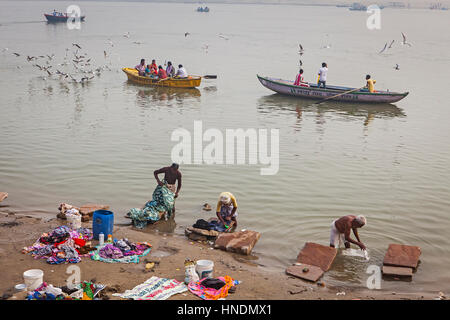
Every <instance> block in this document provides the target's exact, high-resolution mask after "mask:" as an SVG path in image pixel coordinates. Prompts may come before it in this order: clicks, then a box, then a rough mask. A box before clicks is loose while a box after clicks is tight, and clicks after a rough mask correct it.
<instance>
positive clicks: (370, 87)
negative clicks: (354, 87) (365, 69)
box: [294, 62, 376, 93]
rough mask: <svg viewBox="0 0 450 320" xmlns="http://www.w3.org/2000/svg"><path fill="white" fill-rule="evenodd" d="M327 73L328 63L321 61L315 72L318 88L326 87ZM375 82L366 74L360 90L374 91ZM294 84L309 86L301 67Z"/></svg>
mask: <svg viewBox="0 0 450 320" xmlns="http://www.w3.org/2000/svg"><path fill="white" fill-rule="evenodd" d="M327 74H328V65H327V63H326V62H323V63H322V67H321V68H320V69H319V71H318V73H317V75H318V78H317V87H318V88H320V87H323V88H324V89H326V83H327ZM375 83H376V80H374V79H372V77H371V76H370V74H368V75H366V86H365V87H364V89H362V91H364V90H367V91H369V92H370V93H373V92H375ZM294 85H295V86H300V87H310V84H309V83H308V82H306V81H305V78H304V77H303V69H300V70H299V72H298V74H297V76H296V77H295V81H294Z"/></svg>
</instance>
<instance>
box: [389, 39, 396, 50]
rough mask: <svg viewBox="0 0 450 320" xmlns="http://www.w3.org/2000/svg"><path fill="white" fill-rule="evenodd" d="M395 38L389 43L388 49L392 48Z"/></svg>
mask: <svg viewBox="0 0 450 320" xmlns="http://www.w3.org/2000/svg"><path fill="white" fill-rule="evenodd" d="M394 42H395V40H392V42H391V44H390V45H389V47H388V49H390V48H392V45H393V44H394Z"/></svg>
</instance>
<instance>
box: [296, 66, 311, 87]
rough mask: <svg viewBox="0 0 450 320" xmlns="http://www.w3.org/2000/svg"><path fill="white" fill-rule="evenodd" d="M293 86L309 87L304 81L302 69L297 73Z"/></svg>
mask: <svg viewBox="0 0 450 320" xmlns="http://www.w3.org/2000/svg"><path fill="white" fill-rule="evenodd" d="M294 86H301V87H309V84H308V83H307V82H305V79H304V78H303V69H300V71H299V72H298V74H297V77H296V78H295V82H294Z"/></svg>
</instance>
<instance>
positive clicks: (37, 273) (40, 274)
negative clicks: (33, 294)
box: [23, 269, 44, 291]
mask: <svg viewBox="0 0 450 320" xmlns="http://www.w3.org/2000/svg"><path fill="white" fill-rule="evenodd" d="M23 280H24V281H25V284H26V286H27V290H28V291H34V290H36V289H37V288H39V286H40V285H41V284H42V283H43V282H44V271H42V270H40V269H31V270H27V271H25V272H24V273H23Z"/></svg>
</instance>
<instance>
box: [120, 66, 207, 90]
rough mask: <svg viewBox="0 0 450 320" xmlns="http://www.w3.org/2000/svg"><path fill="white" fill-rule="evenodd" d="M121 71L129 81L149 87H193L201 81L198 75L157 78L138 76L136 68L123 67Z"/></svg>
mask: <svg viewBox="0 0 450 320" xmlns="http://www.w3.org/2000/svg"><path fill="white" fill-rule="evenodd" d="M122 71H123V72H125V74H126V75H127V77H128V80H129V81H131V82H133V83H136V84H141V85H145V86H151V87H170V88H195V87H198V86H200V83H201V81H202V77H200V76H191V77H189V78H187V79H177V78H167V79H163V80H159V79H152V78H150V77H143V76H140V75H139V74H138V72H137V70H136V69H132V68H123V69H122Z"/></svg>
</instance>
